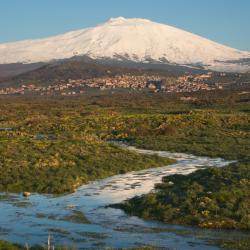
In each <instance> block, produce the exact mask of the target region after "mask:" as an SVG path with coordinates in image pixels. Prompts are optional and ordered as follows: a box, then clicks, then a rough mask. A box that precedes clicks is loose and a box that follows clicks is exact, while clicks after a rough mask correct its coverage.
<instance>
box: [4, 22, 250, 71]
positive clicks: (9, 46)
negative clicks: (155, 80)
mask: <svg viewBox="0 0 250 250" xmlns="http://www.w3.org/2000/svg"><path fill="white" fill-rule="evenodd" d="M76 55H77V56H81V55H84V56H88V57H90V58H92V59H101V58H109V59H113V60H120V61H122V60H124V59H126V60H131V61H135V62H142V63H150V62H152V61H153V62H158V63H167V64H178V65H179V64H180V65H187V66H195V65H199V66H203V67H204V68H206V69H214V70H224V71H249V70H250V63H249V62H250V52H246V51H240V50H237V49H233V48H229V47H226V46H223V45H221V44H218V43H216V42H213V41H210V40H208V39H205V38H202V37H200V36H198V35H194V34H192V33H189V32H186V31H183V30H181V29H177V28H174V27H171V26H168V25H165V24H159V23H155V22H152V21H150V20H146V19H138V18H132V19H126V18H123V17H118V18H111V19H110V20H109V21H107V22H106V23H104V24H101V25H98V26H97V27H94V28H87V29H82V30H78V31H73V32H68V33H65V34H63V35H58V36H55V37H50V38H45V39H36V40H26V41H20V42H14V43H6V44H0V64H10V63H36V62H49V61H52V60H57V59H66V58H71V57H73V56H76Z"/></svg>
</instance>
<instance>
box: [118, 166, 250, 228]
mask: <svg viewBox="0 0 250 250" xmlns="http://www.w3.org/2000/svg"><path fill="white" fill-rule="evenodd" d="M155 188H156V191H155V192H152V193H150V194H147V195H145V196H142V197H135V198H133V199H131V200H129V201H127V202H125V203H124V204H122V205H121V207H122V208H123V209H124V210H125V211H126V212H128V213H130V214H133V215H137V216H140V217H143V218H145V219H154V220H159V221H162V222H165V223H174V224H190V225H198V226H200V227H203V228H225V229H248V230H249V229H250V164H249V163H248V164H247V163H245V164H244V163H241V164H233V165H231V166H230V167H224V168H220V169H219V168H209V169H206V170H199V171H197V172H195V173H192V174H189V175H187V176H183V175H173V176H167V177H164V178H163V182H162V183H161V184H157V185H156V187H155Z"/></svg>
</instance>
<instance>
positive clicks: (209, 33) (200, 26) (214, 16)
mask: <svg viewBox="0 0 250 250" xmlns="http://www.w3.org/2000/svg"><path fill="white" fill-rule="evenodd" d="M117 16H124V17H141V18H148V19H151V20H153V21H157V22H161V23H166V24H168V25H172V26H176V27H179V28H182V29H185V30H187V31H190V32H193V33H196V34H199V35H201V36H204V37H207V38H209V39H212V40H214V41H217V42H220V43H223V44H225V45H228V46H231V47H235V48H238V49H243V50H249V51H250V0H0V43H3V42H10V41H17V40H22V39H29V38H41V37H47V36H51V35H56V34H60V33H63V32H66V31H70V30H76V29H81V28H85V27H89V26H95V25H96V24H99V23H102V22H104V21H106V20H108V19H109V18H110V17H117Z"/></svg>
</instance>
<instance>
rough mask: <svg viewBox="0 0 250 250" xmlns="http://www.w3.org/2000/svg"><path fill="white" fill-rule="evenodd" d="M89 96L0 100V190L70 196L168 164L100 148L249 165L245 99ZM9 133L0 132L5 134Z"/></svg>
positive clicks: (223, 96)
mask: <svg viewBox="0 0 250 250" xmlns="http://www.w3.org/2000/svg"><path fill="white" fill-rule="evenodd" d="M195 95H196V96H195V98H196V101H192V102H184V101H181V100H180V99H179V98H180V96H179V95H176V96H170V95H169V96H168V95H166V94H148V93H144V94H143V93H139V94H137V93H136V92H135V93H127V92H122V93H119V92H117V93H113V94H111V93H106V92H103V93H101V94H100V93H98V94H97V93H93V94H92V95H87V94H86V95H85V96H81V97H75V98H59V97H58V98H53V99H52V98H39V97H36V98H32V97H28V98H27V99H25V98H24V97H16V98H14V97H12V98H1V99H0V141H1V144H0V169H1V176H0V190H1V191H13V192H19V191H37V192H45V193H63V192H71V191H73V190H74V189H75V188H76V187H77V186H79V185H81V184H82V183H86V182H88V181H91V180H95V179H98V178H103V177H106V176H109V175H113V174H118V173H124V172H126V171H131V170H139V169H143V168H148V167H155V166H161V165H165V164H169V163H170V162H171V161H169V160H168V159H161V158H159V157H157V156H142V155H139V154H136V153H134V152H127V151H124V150H122V149H119V148H118V147H116V146H113V145H110V144H109V143H107V141H109V140H114V139H116V140H126V141H128V142H130V143H131V144H135V145H137V146H139V147H143V148H150V149H156V150H158V149H160V150H172V151H177V152H189V153H194V154H197V155H208V156H221V157H224V158H227V159H239V160H241V161H242V160H245V161H247V160H249V158H250V143H249V141H250V132H249V123H250V116H249V110H250V105H249V94H241V93H239V92H214V93H211V94H209V93H206V95H203V93H196V94H195ZM6 128H9V129H10V130H7V131H5V130H4V129H6Z"/></svg>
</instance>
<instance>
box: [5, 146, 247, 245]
mask: <svg viewBox="0 0 250 250" xmlns="http://www.w3.org/2000/svg"><path fill="white" fill-rule="evenodd" d="M127 148H128V149H129V150H136V151H137V152H139V153H142V154H158V155H160V156H163V157H169V158H173V159H176V161H177V162H176V164H173V165H170V166H166V167H161V168H154V169H147V170H143V171H138V172H131V173H127V174H122V175H117V176H113V177H110V178H107V179H104V180H100V181H96V182H93V183H90V184H88V185H84V186H82V187H80V188H79V189H78V190H77V192H75V193H73V194H69V195H66V196H60V197H55V196H51V195H39V194H34V195H32V196H31V197H29V198H28V199H27V198H24V197H22V196H21V195H18V194H10V193H0V239H4V240H9V241H11V242H16V243H21V244H26V243H27V244H28V245H34V244H41V245H42V244H46V242H47V239H48V235H50V237H51V241H53V242H55V244H56V245H61V246H72V247H76V248H79V249H104V248H105V247H114V248H116V247H117V248H120V247H134V246H140V245H153V246H158V247H165V248H166V249H178V250H189V249H190V250H191V249H192V250H201V249H202V250H207V249H209V250H213V249H219V248H217V247H215V246H213V245H212V241H214V240H217V239H228V238H230V239H238V238H242V237H244V236H246V235H245V234H244V233H242V232H235V231H218V230H203V229H198V228H192V227H185V226H175V225H165V224H162V223H157V222H151V221H144V220H142V219H139V218H137V217H130V216H127V215H126V214H125V213H124V212H123V211H121V210H119V209H113V208H107V207H106V205H109V204H114V203H118V202H121V201H124V200H126V199H128V198H131V197H134V196H136V195H141V194H145V193H148V192H149V191H151V190H152V189H153V187H154V184H155V183H159V182H160V181H161V178H162V177H163V176H166V175H172V174H176V173H178V174H188V173H191V172H193V171H195V170H197V169H200V168H205V167H208V166H217V167H222V166H225V165H227V164H229V163H230V162H228V161H225V160H223V159H220V158H216V159H212V158H208V157H197V156H193V155H188V154H182V153H170V152H163V151H159V152H158V151H157V152H156V151H150V150H139V149H136V148H134V147H127ZM83 214H84V215H85V216H86V217H87V219H88V220H89V223H87V222H86V221H85V220H84V216H83ZM79 218H82V220H80V219H79Z"/></svg>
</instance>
